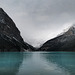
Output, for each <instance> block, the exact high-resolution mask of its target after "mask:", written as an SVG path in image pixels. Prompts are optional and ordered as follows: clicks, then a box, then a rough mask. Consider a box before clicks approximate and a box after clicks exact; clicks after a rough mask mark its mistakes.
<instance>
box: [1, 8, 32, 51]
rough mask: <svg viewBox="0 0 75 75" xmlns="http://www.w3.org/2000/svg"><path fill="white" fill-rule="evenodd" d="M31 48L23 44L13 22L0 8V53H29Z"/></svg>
mask: <svg viewBox="0 0 75 75" xmlns="http://www.w3.org/2000/svg"><path fill="white" fill-rule="evenodd" d="M32 49H33V47H32V46H31V45H29V44H28V43H26V42H24V40H23V38H22V37H21V35H20V31H19V30H18V28H17V27H16V25H15V23H14V22H13V20H12V19H11V18H10V17H9V16H8V15H7V14H6V12H5V11H4V10H3V9H2V8H0V51H28V50H29V51H30V50H32Z"/></svg>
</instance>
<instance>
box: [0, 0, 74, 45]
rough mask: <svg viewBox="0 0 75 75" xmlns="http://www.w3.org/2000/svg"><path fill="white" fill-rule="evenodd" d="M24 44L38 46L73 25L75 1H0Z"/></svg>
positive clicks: (0, 5)
mask: <svg viewBox="0 0 75 75" xmlns="http://www.w3.org/2000/svg"><path fill="white" fill-rule="evenodd" d="M0 7H1V8H3V9H4V10H5V11H6V12H7V14H8V15H9V16H10V17H11V18H12V19H13V21H14V22H15V24H16V26H17V27H18V28H19V30H20V31H21V35H22V37H23V38H24V40H25V41H26V42H28V43H29V44H31V45H33V46H39V45H41V44H43V43H44V42H45V41H47V40H49V39H51V38H53V37H55V36H57V35H58V34H60V33H61V32H62V31H63V30H64V29H66V28H68V26H70V25H72V24H73V23H75V0H0Z"/></svg>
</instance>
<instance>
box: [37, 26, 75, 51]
mask: <svg viewBox="0 0 75 75" xmlns="http://www.w3.org/2000/svg"><path fill="white" fill-rule="evenodd" d="M38 50H39V51H75V25H73V26H71V27H70V28H69V29H68V31H66V32H64V33H63V34H62V35H59V36H57V37H55V38H53V39H51V40H48V41H47V42H45V43H44V44H43V45H42V46H41V47H40V48H39V49H38Z"/></svg>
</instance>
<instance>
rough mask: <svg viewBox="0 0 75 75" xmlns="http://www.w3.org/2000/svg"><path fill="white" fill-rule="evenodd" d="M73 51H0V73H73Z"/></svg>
mask: <svg viewBox="0 0 75 75" xmlns="http://www.w3.org/2000/svg"><path fill="white" fill-rule="evenodd" d="M74 59H75V53H74V52H24V53H20V52H16V53H12V52H11V53H0V75H75V60H74Z"/></svg>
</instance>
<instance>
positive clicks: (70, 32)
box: [65, 24, 75, 35]
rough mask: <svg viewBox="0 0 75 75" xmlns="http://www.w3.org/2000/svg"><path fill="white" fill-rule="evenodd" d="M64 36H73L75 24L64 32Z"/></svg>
mask: <svg viewBox="0 0 75 75" xmlns="http://www.w3.org/2000/svg"><path fill="white" fill-rule="evenodd" d="M65 34H66V35H75V24H73V25H72V26H71V27H70V28H69V29H68V31H67V32H65Z"/></svg>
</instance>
